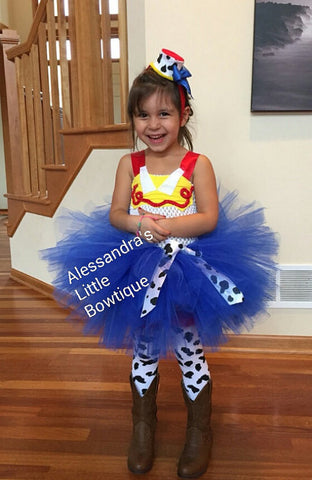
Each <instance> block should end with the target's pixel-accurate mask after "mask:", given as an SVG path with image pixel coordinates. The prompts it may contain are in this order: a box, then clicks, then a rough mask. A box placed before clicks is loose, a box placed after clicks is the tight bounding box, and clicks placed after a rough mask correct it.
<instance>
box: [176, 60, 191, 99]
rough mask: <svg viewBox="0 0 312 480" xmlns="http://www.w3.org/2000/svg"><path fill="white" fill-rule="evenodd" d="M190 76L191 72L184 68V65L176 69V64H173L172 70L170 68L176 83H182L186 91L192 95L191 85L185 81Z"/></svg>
mask: <svg viewBox="0 0 312 480" xmlns="http://www.w3.org/2000/svg"><path fill="white" fill-rule="evenodd" d="M191 76H192V74H191V72H189V71H188V69H187V68H185V67H184V66H183V67H182V68H180V69H178V67H177V65H176V64H174V65H173V70H172V78H173V81H174V82H176V83H177V84H178V85H182V86H183V87H184V88H185V89H186V91H187V93H188V94H189V95H190V96H191V97H192V93H191V87H190V85H189V83H188V81H187V78H188V77H191ZM192 98H193V97H192Z"/></svg>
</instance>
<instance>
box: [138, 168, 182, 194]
mask: <svg viewBox="0 0 312 480" xmlns="http://www.w3.org/2000/svg"><path fill="white" fill-rule="evenodd" d="M183 173H184V170H182V168H180V167H179V168H177V169H176V170H174V172H172V173H171V174H170V175H169V176H168V177H167V178H166V180H164V181H163V183H162V184H161V185H160V186H159V187H158V188H156V187H155V185H154V182H153V180H152V178H151V176H150V174H149V173H148V170H147V168H146V165H144V166H143V167H141V168H140V180H141V185H142V190H143V193H149V192H153V191H155V190H157V191H158V192H161V193H165V194H167V195H172V194H173V192H174V189H175V188H176V186H177V183H178V181H179V179H180V178H181V177H182V175H183Z"/></svg>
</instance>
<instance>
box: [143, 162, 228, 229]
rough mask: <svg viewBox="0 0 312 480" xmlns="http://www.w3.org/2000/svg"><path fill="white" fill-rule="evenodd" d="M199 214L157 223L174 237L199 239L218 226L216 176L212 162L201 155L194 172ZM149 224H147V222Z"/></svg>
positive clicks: (161, 220) (162, 220)
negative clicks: (198, 237) (199, 236)
mask: <svg viewBox="0 0 312 480" xmlns="http://www.w3.org/2000/svg"><path fill="white" fill-rule="evenodd" d="M193 185H194V190H195V197H196V206H197V213H194V214H191V215H183V216H181V217H174V218H165V219H160V220H158V221H157V223H158V224H159V225H161V226H162V227H163V228H165V229H167V230H169V231H170V234H171V235H172V236H173V237H197V236H198V235H202V234H204V233H208V232H211V231H212V230H214V229H215V228H216V226H217V222H218V213H219V202H218V193H217V186H216V179H215V174H214V171H213V167H212V165H211V163H210V160H209V159H208V158H207V157H206V156H204V155H200V156H199V157H198V159H197V162H196V165H195V168H194V172H193ZM146 223H147V222H146Z"/></svg>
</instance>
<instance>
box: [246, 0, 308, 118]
mask: <svg viewBox="0 0 312 480" xmlns="http://www.w3.org/2000/svg"><path fill="white" fill-rule="evenodd" d="M251 111H252V112H296V111H299V112H300V111H302V112H303V111H312V0H276V1H274V2H272V1H268V0H255V15H254V48H253V72H252V98H251Z"/></svg>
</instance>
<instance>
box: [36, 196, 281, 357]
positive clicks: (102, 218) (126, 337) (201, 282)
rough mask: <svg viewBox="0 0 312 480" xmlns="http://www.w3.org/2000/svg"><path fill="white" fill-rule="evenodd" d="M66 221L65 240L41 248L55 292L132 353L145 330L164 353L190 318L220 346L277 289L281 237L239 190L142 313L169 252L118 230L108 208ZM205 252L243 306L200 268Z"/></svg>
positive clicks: (69, 214) (206, 339)
mask: <svg viewBox="0 0 312 480" xmlns="http://www.w3.org/2000/svg"><path fill="white" fill-rule="evenodd" d="M59 222H60V225H61V227H60V228H61V230H62V231H63V234H64V236H63V238H62V240H60V241H59V242H58V243H57V245H56V247H54V248H49V249H47V250H44V251H42V252H41V257H42V258H43V259H45V260H47V261H48V264H49V270H50V271H53V272H54V273H55V280H54V282H53V285H54V287H55V297H56V299H57V300H58V301H59V302H60V303H61V304H62V305H65V306H68V307H70V309H71V312H72V313H71V314H70V317H73V318H76V317H77V316H78V317H79V318H82V319H83V320H84V322H85V332H86V333H88V332H90V333H97V334H99V336H100V343H102V344H103V345H104V346H105V347H107V348H113V349H120V348H122V349H126V350H129V351H131V349H132V346H133V339H134V338H135V336H137V335H140V336H144V337H145V338H147V339H148V341H149V342H152V345H153V347H154V348H155V349H156V350H157V351H160V354H161V355H163V356H165V355H166V354H167V353H169V352H170V351H171V348H172V344H173V342H172V336H173V335H174V333H175V332H176V329H179V327H181V326H185V325H187V324H189V323H191V322H194V323H195V324H196V326H197V328H198V331H199V334H200V337H201V341H202V343H203V345H205V346H210V347H212V348H215V347H217V346H218V345H219V344H220V343H222V342H224V341H225V339H226V335H227V333H228V332H235V333H239V332H240V331H241V329H242V327H244V326H245V327H247V328H250V327H251V326H252V325H253V322H254V320H255V318H256V316H257V315H259V314H261V313H264V312H265V310H266V305H267V302H268V300H270V299H271V298H272V295H273V293H274V289H275V268H276V265H275V262H274V257H275V255H276V253H277V249H278V244H277V240H276V236H275V234H274V233H273V232H272V231H271V230H270V229H269V227H268V226H266V225H265V220H264V213H263V209H262V208H257V207H256V206H255V205H254V204H251V205H243V206H242V205H239V203H238V201H237V194H236V193H227V194H226V195H225V196H224V198H223V199H222V201H220V213H219V221H218V226H217V228H216V229H215V230H214V231H213V232H211V233H209V234H205V235H202V236H200V237H199V238H198V239H197V240H196V241H194V242H193V243H191V244H190V245H188V248H189V249H191V250H193V251H194V252H195V253H196V255H189V254H186V253H185V252H184V251H183V250H181V252H179V253H178V254H177V255H176V257H175V259H174V261H173V263H172V265H171V267H170V269H169V270H168V272H167V276H166V279H165V282H164V285H163V286H162V288H161V290H160V293H159V297H158V300H157V305H156V306H155V308H154V309H153V310H152V311H151V312H150V313H148V314H147V315H145V316H143V317H142V316H141V314H142V306H143V302H144V298H145V294H146V290H147V286H148V284H149V283H150V282H151V280H152V279H153V273H154V271H155V269H156V267H157V266H158V265H159V264H161V262H162V261H164V251H163V249H162V248H160V247H159V246H157V245H155V244H151V243H148V242H146V241H143V240H142V239H140V238H139V237H135V236H134V235H133V234H129V233H127V232H123V231H119V230H117V229H116V228H114V227H112V226H111V225H110V222H109V206H106V207H102V208H96V209H95V210H94V211H93V212H92V213H91V214H89V215H87V214H84V213H81V212H73V211H64V212H63V214H62V216H60V217H59ZM199 257H200V258H201V261H203V262H206V263H207V264H208V265H210V266H212V267H213V268H214V269H216V270H217V271H219V272H222V274H224V275H226V276H228V277H229V278H230V279H231V280H232V281H233V282H234V284H235V285H236V286H237V287H238V288H239V289H240V290H241V291H242V292H243V295H244V301H243V302H242V303H238V304H235V305H230V304H228V303H227V302H226V301H225V300H224V298H223V297H222V296H221V295H220V293H219V292H218V291H217V290H216V288H215V286H214V285H213V282H211V281H209V280H208V279H207V276H206V275H204V273H203V271H202V269H200V268H199V266H198V258H199Z"/></svg>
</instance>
